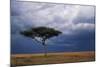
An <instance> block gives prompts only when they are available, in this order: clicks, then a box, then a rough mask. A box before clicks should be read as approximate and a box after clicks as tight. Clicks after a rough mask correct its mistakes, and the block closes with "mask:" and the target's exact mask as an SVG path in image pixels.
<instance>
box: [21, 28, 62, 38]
mask: <svg viewBox="0 0 100 67" xmlns="http://www.w3.org/2000/svg"><path fill="white" fill-rule="evenodd" d="M21 34H22V35H24V36H27V37H31V38H34V37H40V38H43V39H45V40H46V39H49V38H51V37H54V36H58V35H59V34H61V32H60V31H58V30H55V29H53V28H49V27H35V28H31V29H29V30H26V31H22V32H21Z"/></svg>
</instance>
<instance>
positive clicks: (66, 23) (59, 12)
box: [11, 0, 95, 54]
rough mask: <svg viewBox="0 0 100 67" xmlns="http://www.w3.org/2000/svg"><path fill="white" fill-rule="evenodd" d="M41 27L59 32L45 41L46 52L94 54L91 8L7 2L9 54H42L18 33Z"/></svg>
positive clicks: (37, 45)
mask: <svg viewBox="0 0 100 67" xmlns="http://www.w3.org/2000/svg"><path fill="white" fill-rule="evenodd" d="M39 26H45V27H50V28H54V29H56V30H59V31H61V32H62V34H61V35H59V36H57V37H53V38H51V39H50V40H48V41H47V42H46V43H47V44H48V46H47V48H48V52H68V51H69V52H72V51H94V50H95V6H89V5H73V4H56V3H40V2H19V1H18V2H16V1H15V0H11V53H12V54H17V53H42V52H43V46H42V45H41V44H39V43H37V42H35V41H34V40H32V39H31V38H27V37H24V36H22V35H20V31H23V30H26V29H29V28H31V27H39Z"/></svg>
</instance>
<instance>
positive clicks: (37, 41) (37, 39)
mask: <svg viewBox="0 0 100 67" xmlns="http://www.w3.org/2000/svg"><path fill="white" fill-rule="evenodd" d="M33 40H35V41H36V42H37V43H42V42H41V41H39V40H38V39H36V38H33Z"/></svg>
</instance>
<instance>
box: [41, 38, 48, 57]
mask: <svg viewBox="0 0 100 67" xmlns="http://www.w3.org/2000/svg"><path fill="white" fill-rule="evenodd" d="M42 44H43V46H44V56H45V57H47V45H46V44H45V40H43V41H42Z"/></svg>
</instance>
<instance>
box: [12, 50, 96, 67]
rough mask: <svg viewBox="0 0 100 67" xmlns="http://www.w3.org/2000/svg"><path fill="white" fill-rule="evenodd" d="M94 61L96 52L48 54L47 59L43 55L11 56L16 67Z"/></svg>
mask: <svg viewBox="0 0 100 67" xmlns="http://www.w3.org/2000/svg"><path fill="white" fill-rule="evenodd" d="M94 60H95V52H94V51H86V52H63V53H48V55H47V57H45V56H44V54H43V53H42V54H15V55H11V64H12V65H15V66H23V65H37V64H54V63H55V64H56V63H71V62H85V61H94Z"/></svg>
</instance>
